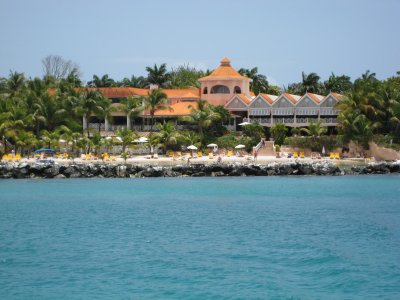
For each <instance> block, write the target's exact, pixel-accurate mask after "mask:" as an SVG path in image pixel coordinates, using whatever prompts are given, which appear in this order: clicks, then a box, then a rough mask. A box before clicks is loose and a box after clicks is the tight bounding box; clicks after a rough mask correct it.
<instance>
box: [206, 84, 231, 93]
mask: <svg viewBox="0 0 400 300" xmlns="http://www.w3.org/2000/svg"><path fill="white" fill-rule="evenodd" d="M210 93H211V94H229V88H228V87H227V86H225V85H215V86H213V87H212V88H211V92H210Z"/></svg>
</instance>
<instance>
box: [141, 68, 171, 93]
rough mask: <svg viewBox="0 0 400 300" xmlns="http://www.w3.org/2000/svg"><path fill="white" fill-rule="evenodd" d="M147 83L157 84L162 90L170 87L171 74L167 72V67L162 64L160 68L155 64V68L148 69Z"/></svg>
mask: <svg viewBox="0 0 400 300" xmlns="http://www.w3.org/2000/svg"><path fill="white" fill-rule="evenodd" d="M146 71H147V81H148V82H149V83H151V84H156V85H158V86H159V87H160V88H163V87H166V86H167V85H168V80H169V77H170V75H169V73H168V72H167V65H166V64H161V65H160V66H159V67H158V66H157V65H156V64H155V65H154V67H146Z"/></svg>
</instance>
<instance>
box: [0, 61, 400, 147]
mask: <svg viewBox="0 0 400 300" xmlns="http://www.w3.org/2000/svg"><path fill="white" fill-rule="evenodd" d="M57 62H58V63H59V62H60V60H59V57H49V58H46V64H47V65H46V66H47V68H45V70H46V72H45V74H44V76H43V78H33V79H31V78H25V76H24V74H23V73H18V72H10V74H9V76H8V78H0V138H1V141H2V143H1V144H2V145H3V147H2V149H0V151H2V152H7V151H10V149H11V148H14V149H15V150H17V151H23V152H25V153H30V152H31V151H32V149H35V148H38V147H42V146H47V147H54V148H58V147H59V144H60V140H61V141H62V140H64V141H65V142H66V143H67V145H68V146H67V148H68V151H69V152H71V153H76V154H78V153H79V151H84V152H88V151H93V152H95V153H96V152H98V151H99V149H100V148H101V147H102V149H103V151H104V149H106V150H107V151H109V149H111V147H112V146H114V145H121V147H122V149H123V152H125V151H126V148H127V147H131V146H132V141H133V140H134V139H135V138H137V137H138V134H137V133H135V132H134V131H133V130H132V129H131V128H130V124H131V121H132V122H133V124H135V120H136V119H137V118H138V116H139V115H140V114H141V113H143V111H145V110H146V111H148V112H149V114H150V118H151V122H150V124H151V132H152V134H151V135H150V137H149V142H148V143H147V144H148V145H149V146H151V147H162V148H164V149H175V150H179V149H181V147H183V146H188V145H190V144H194V145H196V146H198V147H201V148H203V149H204V148H205V147H206V145H207V144H209V143H214V142H215V143H217V144H218V145H220V147H226V148H233V147H234V146H235V145H237V144H239V143H240V144H244V145H246V148H247V150H250V149H251V147H252V146H255V145H256V144H257V143H258V142H259V141H260V139H261V138H262V137H267V138H268V137H273V138H275V141H276V143H277V144H279V145H282V144H284V143H285V144H290V145H293V146H296V147H309V148H312V149H313V150H315V151H320V150H321V145H323V146H324V147H325V148H327V149H332V148H334V147H336V146H339V145H345V144H347V143H348V142H349V141H350V140H352V141H354V142H356V143H358V144H359V145H361V146H363V147H365V148H367V147H368V143H369V142H370V141H372V140H373V141H376V142H378V143H380V144H384V145H386V146H392V147H396V146H397V145H396V144H399V143H400V73H398V74H397V75H396V76H393V77H391V78H388V79H386V80H378V79H377V78H376V75H375V74H374V73H370V72H366V73H365V74H362V75H361V77H360V78H358V79H356V80H355V81H354V82H352V81H351V80H350V78H349V77H348V76H346V75H341V76H336V75H334V74H332V75H331V76H330V77H329V78H328V79H327V80H326V81H324V82H321V81H320V77H319V76H318V75H317V74H315V73H310V74H304V73H303V74H302V81H301V82H299V83H293V84H290V85H289V86H288V87H287V89H286V91H288V92H291V93H296V94H303V93H305V92H307V91H308V92H314V93H319V94H323V95H326V94H328V93H329V92H330V91H332V92H337V93H341V94H343V95H344V97H343V99H342V100H341V101H340V103H339V104H338V109H339V110H340V114H339V116H338V119H339V124H340V125H339V127H338V129H337V130H338V132H337V133H338V135H337V136H334V137H332V136H326V134H327V131H326V128H324V127H322V126H321V124H320V123H316V124H311V125H310V126H309V127H308V128H305V129H301V130H299V129H293V128H292V129H291V130H289V129H288V128H286V127H285V126H284V125H282V124H277V125H275V126H274V127H272V128H271V129H270V130H268V129H266V128H263V127H261V126H259V125H256V124H254V125H248V126H245V127H244V129H243V132H242V133H241V134H240V135H238V134H236V133H233V132H229V131H228V130H227V129H226V127H225V126H224V124H227V123H228V121H229V118H230V115H229V112H228V111H227V110H226V109H225V108H224V107H223V106H212V105H209V104H208V103H207V102H205V101H203V100H200V101H199V102H198V103H197V105H193V107H192V113H191V115H190V116H187V117H184V118H182V119H181V120H179V121H180V122H185V123H187V124H188V125H191V126H192V127H191V128H192V130H178V129H177V127H176V126H177V125H176V124H175V123H174V122H166V123H162V124H160V123H157V122H156V121H155V118H154V113H155V111H157V110H162V109H165V110H168V109H169V106H168V103H167V97H166V95H165V94H164V93H163V91H162V89H154V90H152V92H151V93H150V94H149V96H147V97H138V98H134V97H129V98H127V99H123V100H122V101H121V103H120V104H119V105H118V106H115V105H114V106H112V105H111V100H110V99H107V98H105V97H104V96H103V95H102V94H101V93H100V92H98V91H95V90H85V89H84V88H83V87H84V85H83V82H82V81H81V80H80V78H79V74H80V72H79V68H78V67H77V66H76V65H75V64H73V63H71V62H69V61H67V62H64V67H65V68H64V69H62V68H56V67H54V66H53V65H54V64H56V63H57ZM146 70H147V73H148V74H147V76H146V77H142V76H139V77H136V76H134V75H133V76H131V78H124V79H122V80H121V81H117V80H114V79H112V78H110V77H109V76H108V75H107V74H105V75H102V76H97V75H93V79H92V80H91V81H89V82H88V83H87V86H92V87H107V86H108V87H109V86H133V87H148V86H149V84H157V85H158V86H159V87H161V88H178V87H197V86H198V78H200V77H202V76H205V75H207V74H208V73H209V71H205V72H203V71H201V70H196V69H195V68H192V67H190V66H188V65H184V66H181V67H178V68H176V69H174V70H171V71H170V72H168V70H167V67H166V65H165V64H162V65H160V66H157V65H154V66H152V67H148V68H146ZM67 71H68V72H67ZM240 72H241V73H242V74H245V75H246V76H249V77H251V78H252V79H253V82H252V87H251V88H252V89H253V91H254V92H255V93H259V92H261V93H279V92H280V90H279V88H277V87H274V86H271V85H269V83H268V81H267V78H266V77H265V76H264V75H261V74H258V70H257V68H253V69H240ZM115 110H120V111H122V112H124V113H125V114H126V115H128V118H127V119H128V120H127V129H124V130H119V131H116V133H115V134H116V137H114V138H108V139H105V138H101V137H100V135H99V132H100V128H99V129H98V130H96V129H94V128H91V129H89V128H88V129H87V130H85V131H83V130H82V128H83V126H82V125H83V122H87V121H88V119H89V117H90V116H91V115H94V114H95V115H96V116H97V118H98V119H99V120H100V121H104V120H105V119H107V120H108V121H109V122H110V124H112V122H113V120H112V116H111V113H112V112H113V111H115ZM153 129H157V130H156V131H155V132H153V131H154V130H153ZM302 135H304V137H302ZM288 136H289V137H288Z"/></svg>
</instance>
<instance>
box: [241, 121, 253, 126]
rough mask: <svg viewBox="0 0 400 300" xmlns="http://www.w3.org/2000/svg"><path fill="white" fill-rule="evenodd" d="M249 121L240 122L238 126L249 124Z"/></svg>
mask: <svg viewBox="0 0 400 300" xmlns="http://www.w3.org/2000/svg"><path fill="white" fill-rule="evenodd" d="M250 124H251V123H249V122H242V123H239V124H238V125H239V126H246V125H250Z"/></svg>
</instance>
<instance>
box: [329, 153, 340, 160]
mask: <svg viewBox="0 0 400 300" xmlns="http://www.w3.org/2000/svg"><path fill="white" fill-rule="evenodd" d="M329 158H330V159H340V153H339V152H331V153H329Z"/></svg>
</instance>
